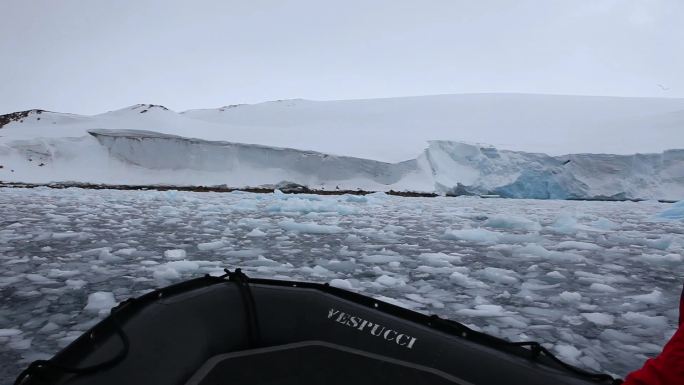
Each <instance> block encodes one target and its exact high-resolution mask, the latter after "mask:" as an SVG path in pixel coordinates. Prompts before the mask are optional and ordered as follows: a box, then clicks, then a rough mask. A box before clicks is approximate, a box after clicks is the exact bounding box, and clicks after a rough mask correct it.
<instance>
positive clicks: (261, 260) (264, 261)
mask: <svg viewBox="0 0 684 385" xmlns="http://www.w3.org/2000/svg"><path fill="white" fill-rule="evenodd" d="M245 264H246V265H248V266H271V267H276V266H280V262H277V261H274V260H272V259H268V258H266V257H264V256H262V255H259V256H258V257H257V259H256V260H252V261H246V262H245Z"/></svg>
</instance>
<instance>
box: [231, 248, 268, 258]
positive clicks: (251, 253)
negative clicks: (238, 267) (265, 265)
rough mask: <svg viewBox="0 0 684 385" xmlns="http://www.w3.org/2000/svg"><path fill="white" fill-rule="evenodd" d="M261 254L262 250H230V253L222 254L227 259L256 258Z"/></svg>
mask: <svg viewBox="0 0 684 385" xmlns="http://www.w3.org/2000/svg"><path fill="white" fill-rule="evenodd" d="M263 253H264V250H263V249H244V250H230V251H226V252H225V253H224V254H225V255H227V256H229V257H236V258H256V257H258V256H259V255H261V254H263Z"/></svg>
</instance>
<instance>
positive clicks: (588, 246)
mask: <svg viewBox="0 0 684 385" xmlns="http://www.w3.org/2000/svg"><path fill="white" fill-rule="evenodd" d="M556 248H557V249H561V250H563V249H574V250H592V251H593V250H603V247H601V246H599V245H596V244H593V243H589V242H579V241H564V242H560V243H558V244H557V245H556Z"/></svg>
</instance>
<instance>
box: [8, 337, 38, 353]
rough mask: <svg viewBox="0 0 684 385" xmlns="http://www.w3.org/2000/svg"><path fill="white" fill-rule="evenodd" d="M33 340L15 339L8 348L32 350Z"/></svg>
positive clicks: (9, 343)
mask: <svg viewBox="0 0 684 385" xmlns="http://www.w3.org/2000/svg"><path fill="white" fill-rule="evenodd" d="M31 340H32V338H26V339H21V338H19V339H13V340H10V342H8V343H7V346H9V347H10V348H12V349H16V350H26V349H29V348H31Z"/></svg>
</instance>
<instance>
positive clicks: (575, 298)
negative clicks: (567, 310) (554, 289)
mask: <svg viewBox="0 0 684 385" xmlns="http://www.w3.org/2000/svg"><path fill="white" fill-rule="evenodd" d="M558 297H560V299H561V300H563V301H564V302H569V303H573V302H580V301H582V294H580V293H577V292H574V291H564V292H562V293H560V294H559V295H558Z"/></svg>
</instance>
